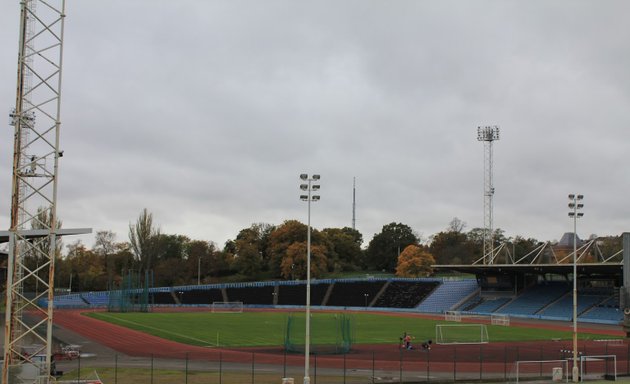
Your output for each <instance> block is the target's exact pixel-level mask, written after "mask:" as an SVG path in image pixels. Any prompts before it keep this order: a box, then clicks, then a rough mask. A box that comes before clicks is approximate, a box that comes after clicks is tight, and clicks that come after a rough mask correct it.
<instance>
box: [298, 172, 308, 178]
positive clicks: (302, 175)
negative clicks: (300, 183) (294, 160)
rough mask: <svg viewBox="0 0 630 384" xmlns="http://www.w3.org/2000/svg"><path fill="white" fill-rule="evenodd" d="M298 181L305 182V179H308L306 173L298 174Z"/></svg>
mask: <svg viewBox="0 0 630 384" xmlns="http://www.w3.org/2000/svg"><path fill="white" fill-rule="evenodd" d="M300 179H302V180H306V179H308V175H307V174H306V173H302V174H300Z"/></svg>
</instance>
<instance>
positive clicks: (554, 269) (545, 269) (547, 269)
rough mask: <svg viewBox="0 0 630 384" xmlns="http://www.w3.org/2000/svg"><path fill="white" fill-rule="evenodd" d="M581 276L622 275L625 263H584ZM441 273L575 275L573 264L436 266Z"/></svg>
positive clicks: (580, 266) (579, 270)
mask: <svg viewBox="0 0 630 384" xmlns="http://www.w3.org/2000/svg"><path fill="white" fill-rule="evenodd" d="M576 268H577V273H578V274H579V275H608V276H613V275H621V274H622V273H623V263H622V262H615V263H582V264H577V267H576ZM433 269H435V270H439V271H456V272H463V273H471V274H475V275H484V274H485V275H487V274H531V275H542V274H547V273H551V274H557V275H569V274H572V273H573V264H572V263H568V264H486V265H479V264H475V265H434V266H433Z"/></svg>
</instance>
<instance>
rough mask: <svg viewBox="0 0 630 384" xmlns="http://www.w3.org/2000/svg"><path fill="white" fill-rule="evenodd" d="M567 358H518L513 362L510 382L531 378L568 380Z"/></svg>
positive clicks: (557, 380)
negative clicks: (518, 359)
mask: <svg viewBox="0 0 630 384" xmlns="http://www.w3.org/2000/svg"><path fill="white" fill-rule="evenodd" d="M569 374H570V372H569V361H568V360H520V361H516V362H515V363H514V371H513V376H512V377H511V379H512V380H510V382H511V383H518V382H519V381H531V380H551V381H553V382H560V381H564V382H565V383H568V382H569Z"/></svg>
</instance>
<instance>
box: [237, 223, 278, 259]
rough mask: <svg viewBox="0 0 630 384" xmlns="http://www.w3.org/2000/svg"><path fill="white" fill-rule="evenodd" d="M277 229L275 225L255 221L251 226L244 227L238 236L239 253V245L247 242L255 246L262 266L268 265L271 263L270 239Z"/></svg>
mask: <svg viewBox="0 0 630 384" xmlns="http://www.w3.org/2000/svg"><path fill="white" fill-rule="evenodd" d="M275 229H276V227H275V226H274V225H271V224H267V223H255V224H252V225H251V226H250V227H249V228H245V229H242V230H241V231H240V232H239V233H238V235H237V236H236V241H235V242H236V243H237V244H236V245H237V249H236V252H237V253H238V252H239V250H238V246H239V244H241V246H242V245H243V244H245V243H247V244H249V245H251V246H254V247H255V248H256V249H257V251H258V253H259V255H260V257H261V260H262V263H263V265H262V266H261V267H263V268H264V267H267V265H266V264H268V263H269V249H268V248H269V241H270V239H271V233H272V232H273V231H274V230H275Z"/></svg>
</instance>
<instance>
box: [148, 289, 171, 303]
mask: <svg viewBox="0 0 630 384" xmlns="http://www.w3.org/2000/svg"><path fill="white" fill-rule="evenodd" d="M150 296H151V298H150V299H149V301H150V302H151V303H152V304H158V305H173V304H177V303H175V299H174V298H173V295H172V294H171V292H151V293H150Z"/></svg>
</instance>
